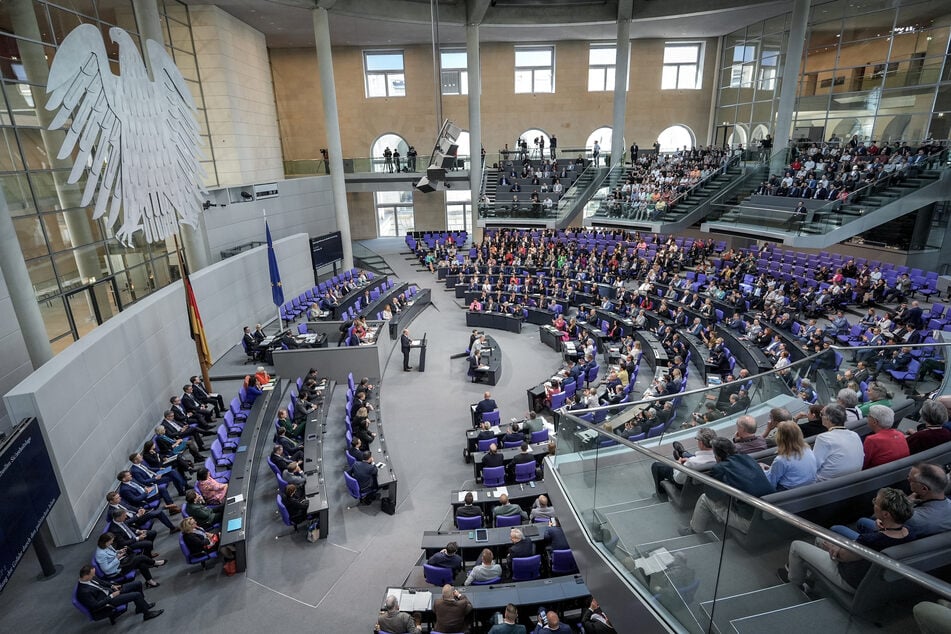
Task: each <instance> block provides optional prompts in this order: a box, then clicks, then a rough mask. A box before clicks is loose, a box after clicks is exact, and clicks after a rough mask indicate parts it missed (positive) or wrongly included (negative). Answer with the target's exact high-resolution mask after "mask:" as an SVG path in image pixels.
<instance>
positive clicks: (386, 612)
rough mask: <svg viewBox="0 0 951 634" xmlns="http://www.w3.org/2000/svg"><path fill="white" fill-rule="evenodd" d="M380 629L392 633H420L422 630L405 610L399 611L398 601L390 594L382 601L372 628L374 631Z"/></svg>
mask: <svg viewBox="0 0 951 634" xmlns="http://www.w3.org/2000/svg"><path fill="white" fill-rule="evenodd" d="M381 630H382V631H384V632H391V633H392V634H420V632H422V631H423V630H422V628H421V627H420V626H419V624H417V623H416V622H415V621H414V620H413V617H411V616H410V615H409V614H407V613H406V612H400V603H399V601H398V600H397V599H396V597H394V596H393V595H392V594H391V595H388V596H387V597H386V600H385V601H384V602H383V613H382V614H381V615H380V618H378V619H377V621H376V626H375V627H374V628H373V631H374V632H379V631H381Z"/></svg>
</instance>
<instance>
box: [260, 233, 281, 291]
mask: <svg viewBox="0 0 951 634" xmlns="http://www.w3.org/2000/svg"><path fill="white" fill-rule="evenodd" d="M264 231H265V232H267V268H268V271H270V273H271V296H272V297H273V298H274V305H275V306H280V305H281V304H283V303H284V287H283V286H281V272H280V271H279V270H277V257H276V256H275V255H274V244H273V243H272V242H271V227H269V226H268V224H267V220H265V221H264Z"/></svg>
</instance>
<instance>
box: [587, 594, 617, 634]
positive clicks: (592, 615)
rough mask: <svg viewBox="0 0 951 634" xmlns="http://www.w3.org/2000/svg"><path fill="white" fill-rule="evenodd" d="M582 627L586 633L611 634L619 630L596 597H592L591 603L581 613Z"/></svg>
mask: <svg viewBox="0 0 951 634" xmlns="http://www.w3.org/2000/svg"><path fill="white" fill-rule="evenodd" d="M581 627H582V628H583V629H584V634H610V633H611V632H616V631H617V630H615V629H614V626H613V625H611V620H610V619H609V618H608V615H607V614H605V613H604V610H602V609H601V606H600V605H598V601H597V599H595V598H594V597H591V603H589V604H588V607H586V608H585V609H584V612H582V613H581Z"/></svg>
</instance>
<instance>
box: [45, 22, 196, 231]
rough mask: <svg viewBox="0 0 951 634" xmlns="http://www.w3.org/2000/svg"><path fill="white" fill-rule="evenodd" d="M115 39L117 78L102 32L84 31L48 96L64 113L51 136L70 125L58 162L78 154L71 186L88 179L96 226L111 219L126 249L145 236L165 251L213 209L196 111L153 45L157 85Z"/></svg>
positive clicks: (117, 36)
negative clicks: (181, 226) (203, 210)
mask: <svg viewBox="0 0 951 634" xmlns="http://www.w3.org/2000/svg"><path fill="white" fill-rule="evenodd" d="M109 36H110V38H111V39H112V41H113V42H115V43H116V44H118V46H119V68H120V70H121V75H115V74H113V72H112V70H111V69H110V67H109V57H108V55H107V54H106V48H105V45H104V43H103V41H102V36H101V35H100V32H99V29H97V28H96V27H95V26H92V25H91V24H83V25H81V26H79V27H77V28H76V29H75V30H73V31H72V32H71V33H70V34H69V35H68V36H67V37H66V39H65V40H63V43H62V44H61V45H60V47H59V49H58V50H57V51H56V57H55V58H54V59H53V65H52V67H51V68H50V74H49V82H48V84H47V87H46V90H47V93H48V94H49V100H48V101H47V102H46V109H47V110H56V109H57V108H58V109H59V111H58V112H57V113H56V116H55V117H54V118H53V121H52V122H51V123H50V126H49V129H50V130H58V129H60V128H62V127H63V126H64V124H67V122H69V123H68V125H66V139H65V140H64V141H63V145H62V147H60V149H59V154H58V156H57V158H59V159H60V160H63V159H66V158H67V157H69V156H70V155H71V154H72V153H73V151H74V150H76V149H77V148H78V151H77V154H76V162H75V163H74V164H73V169H72V171H71V172H70V174H69V179H68V182H69V183H71V184H72V183H76V182H77V181H78V180H79V177H80V175H81V174H82V173H84V172H85V174H86V185H85V188H84V189H83V197H82V203H81V204H82V205H83V206H86V205H89V204H90V203H91V202H92V200H93V198H95V199H96V207H95V213H94V214H93V218H100V217H102V216H103V215H104V214H106V212H107V211H108V214H109V216H108V219H107V221H106V222H107V223H108V226H109V227H111V228H113V229H114V231H115V236H116V238H117V239H118V240H119V241H120V242H122V243H123V244H126V245H129V244H130V243H131V242H132V237H133V234H134V233H135V232H136V231H140V230H141V231H142V232H143V233H144V235H145V240H146V241H147V242H158V241H160V240H164V239H165V238H166V237H169V236H171V235H173V234H175V233H177V231H178V223H179V222H183V223H185V224H189V225H192V226H194V225H195V223H196V221H197V219H198V209H199V208H200V207H201V204H202V201H203V199H204V195H205V190H204V187H203V186H202V179H203V178H204V172H203V170H202V168H201V163H200V162H199V161H200V157H201V152H200V146H201V137H200V136H199V130H198V123H197V122H196V120H195V102H194V101H193V100H192V96H191V93H190V92H189V90H188V85H187V84H186V83H185V80H184V78H183V77H182V74H181V73H180V72H179V71H178V68H176V66H175V63H174V62H173V61H172V59H171V58H170V57H169V56H168V53H166V52H165V48H164V47H163V46H162V45H161V44H158V43H157V42H153V41H152V40H146V41H145V50H146V51H147V53H148V57H149V61H150V62H151V67H152V74H153V77H152V78H150V77H149V74H148V71H147V70H146V68H145V64H144V63H143V61H142V56H141V55H140V54H139V49H138V47H137V46H136V44H135V42H134V41H133V40H132V38H131V37H129V34H128V33H126V32H125V31H123V30H122V29H119V28H116V27H113V28H111V29H109ZM120 210H121V211H122V212H123V213H122V215H123V217H122V220H121V226H119V228H118V229H115V226H116V223H117V221H118V220H119V212H120Z"/></svg>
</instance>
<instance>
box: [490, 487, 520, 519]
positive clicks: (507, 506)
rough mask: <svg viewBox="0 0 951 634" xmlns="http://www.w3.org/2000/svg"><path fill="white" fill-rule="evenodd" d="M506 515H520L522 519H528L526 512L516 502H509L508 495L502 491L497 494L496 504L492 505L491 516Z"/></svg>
mask: <svg viewBox="0 0 951 634" xmlns="http://www.w3.org/2000/svg"><path fill="white" fill-rule="evenodd" d="M500 515H501V516H505V517H508V516H510V515H521V516H522V519H523V520H527V519H528V513H526V512H525V511H523V510H522V507H520V506H519V505H517V504H511V503H509V496H508V495H507V494H506V493H503V494H502V495H500V496H499V504H498V506H495V507H493V509H492V518H493V519H495V518H496V517H499V516H500Z"/></svg>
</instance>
